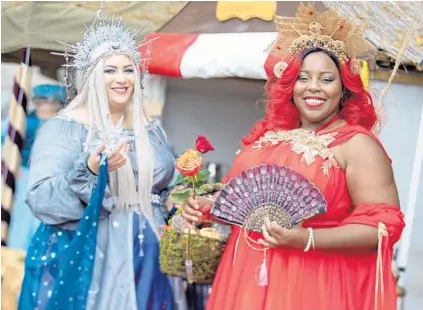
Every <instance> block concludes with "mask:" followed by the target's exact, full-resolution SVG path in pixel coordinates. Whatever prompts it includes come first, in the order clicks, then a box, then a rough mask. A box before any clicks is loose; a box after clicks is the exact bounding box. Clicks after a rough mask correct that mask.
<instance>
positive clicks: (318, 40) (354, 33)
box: [270, 3, 371, 74]
mask: <svg viewBox="0 0 423 310" xmlns="http://www.w3.org/2000/svg"><path fill="white" fill-rule="evenodd" d="M275 23H276V28H277V30H278V37H277V38H276V40H275V42H273V44H272V45H271V47H270V54H272V55H274V56H276V57H278V58H282V59H284V58H286V57H288V56H294V55H297V54H299V53H301V52H302V51H304V50H306V49H309V48H313V47H320V48H322V49H325V50H327V51H330V52H331V53H333V54H334V55H335V56H336V57H338V58H339V59H340V60H341V61H345V60H347V59H353V58H355V56H356V55H359V54H361V53H363V52H366V51H368V50H369V49H370V47H371V45H370V44H369V43H368V42H367V41H366V40H365V39H364V29H365V27H364V25H357V24H352V23H351V22H350V21H349V20H348V19H346V18H344V17H342V16H339V15H338V14H337V13H336V12H335V11H333V10H328V11H324V12H322V13H319V12H317V11H316V9H315V8H314V6H313V5H312V4H309V5H307V6H306V5H304V4H302V3H301V5H300V6H299V7H298V9H297V13H296V15H295V17H284V16H275ZM282 67H284V66H282ZM275 69H276V68H275ZM354 71H356V70H355V69H354ZM280 74H282V72H280Z"/></svg>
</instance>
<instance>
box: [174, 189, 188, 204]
mask: <svg viewBox="0 0 423 310" xmlns="http://www.w3.org/2000/svg"><path fill="white" fill-rule="evenodd" d="M191 196H192V189H191V188H184V189H181V190H179V191H173V192H172V193H171V194H170V197H171V198H172V200H173V202H175V203H178V204H182V203H184V202H185V201H187V200H188V198H189V197H191Z"/></svg>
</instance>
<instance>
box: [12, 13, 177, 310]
mask: <svg viewBox="0 0 423 310" xmlns="http://www.w3.org/2000/svg"><path fill="white" fill-rule="evenodd" d="M99 13H100V14H98V16H99V17H101V16H103V13H102V11H100V12H99ZM67 47H68V48H69V47H70V48H71V50H72V52H73V53H74V60H73V63H72V67H71V68H74V69H75V70H74V72H75V73H76V74H77V75H78V76H79V77H80V79H81V81H82V83H81V86H80V87H79V89H78V90H77V93H78V95H77V96H76V97H75V98H74V99H73V100H72V101H71V102H70V103H69V105H68V106H67V107H66V108H65V109H64V111H63V112H62V113H61V114H60V115H59V116H57V117H54V118H53V119H52V120H50V121H49V122H48V123H46V124H45V126H44V127H43V129H42V130H41V132H40V134H39V137H38V138H37V140H36V142H35V145H34V149H33V154H32V157H31V172H30V182H29V183H30V188H29V192H28V194H27V203H28V205H29V206H30V207H31V209H32V212H33V213H34V214H35V215H36V216H37V217H38V218H39V219H40V220H41V221H42V224H41V226H40V228H39V230H38V231H37V233H36V235H35V236H34V239H33V242H32V244H31V246H30V249H29V252H28V257H27V260H26V275H25V280H24V283H23V287H22V294H21V298H20V305H19V307H20V309H34V308H37V309H101V310H103V309H104V310H107V309H125V310H135V309H139V310H141V309H151V310H155V309H157V310H158V309H174V308H176V306H175V305H176V302H177V301H176V300H175V299H174V298H173V296H172V290H171V283H170V281H169V279H168V278H167V277H166V276H165V275H164V274H162V273H161V272H160V268H159V261H158V250H159V247H158V238H157V236H158V232H157V231H158V228H159V227H160V225H162V224H164V221H165V215H166V214H165V212H164V211H163V208H162V206H163V205H164V204H165V201H166V199H167V193H168V192H169V187H170V186H171V184H172V180H174V174H175V170H174V155H173V153H172V151H171V148H170V145H169V143H168V141H167V138H166V135H165V132H164V130H163V128H162V127H161V125H160V124H159V123H158V122H155V121H153V122H150V121H149V120H148V118H147V116H146V114H145V112H144V109H143V106H142V86H141V85H142V84H141V81H142V73H140V70H139V66H140V64H139V63H140V59H142V57H147V56H145V55H140V54H139V53H138V51H137V44H136V42H135V41H134V40H133V35H132V34H131V33H129V31H128V30H126V29H125V28H124V26H123V25H122V23H121V22H120V21H119V22H112V23H107V21H106V20H105V19H104V18H99V19H98V20H96V22H95V23H94V24H93V25H92V26H91V27H90V28H89V29H87V31H86V32H85V33H84V37H83V39H82V41H81V42H79V43H78V44H77V45H74V46H73V45H72V46H67ZM74 82H75V81H74ZM73 85H75V83H74V84H73ZM101 154H102V155H107V165H108V174H109V182H108V184H107V186H106V189H105V193H104V192H103V194H104V198H102V197H101V196H102V195H98V196H95V195H97V194H96V192H94V194H93V196H92V192H93V189H94V188H95V186H96V183H97V182H98V173H99V170H100V165H101V164H102V161H103V159H104V158H105V157H104V156H103V157H101V156H100V155H101ZM96 197H101V198H102V200H100V202H99V203H101V212H100V214H99V216H98V217H97V218H95V216H94V218H93V217H92V216H91V214H92V213H89V211H90V210H91V209H92V208H93V207H94V206H93V205H95V204H96V203H97V202H96V201H95V199H96ZM98 199H100V198H98ZM82 232H83V233H82ZM81 257H82V258H81ZM181 297H183V296H181ZM181 301H182V302H183V299H181ZM182 309H183V305H182Z"/></svg>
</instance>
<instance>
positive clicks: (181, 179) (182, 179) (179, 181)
mask: <svg viewBox="0 0 423 310" xmlns="http://www.w3.org/2000/svg"><path fill="white" fill-rule="evenodd" d="M184 179H185V176H184V175H183V174H179V175H178V176H177V177H176V181H175V182H176V184H179V183H181V182H182V181H184Z"/></svg>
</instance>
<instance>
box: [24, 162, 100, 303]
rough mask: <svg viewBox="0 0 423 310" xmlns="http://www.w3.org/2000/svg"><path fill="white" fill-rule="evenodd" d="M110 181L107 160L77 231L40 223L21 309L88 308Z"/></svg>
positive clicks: (30, 254) (28, 260)
mask: <svg viewBox="0 0 423 310" xmlns="http://www.w3.org/2000/svg"><path fill="white" fill-rule="evenodd" d="M107 182H108V170H107V160H106V161H104V163H103V164H102V165H101V166H100V173H99V178H98V183H97V184H96V186H95V189H94V192H93V194H92V196H91V199H90V201H89V203H88V205H87V207H86V209H85V211H84V213H83V216H82V218H81V220H80V222H79V224H78V226H77V229H76V231H70V230H64V229H61V228H59V227H58V226H55V225H48V224H44V223H43V224H41V225H40V227H39V228H38V230H37V232H36V233H35V235H34V237H33V240H34V241H35V242H32V244H31V246H30V248H29V250H28V253H27V257H26V261H25V278H24V281H23V285H22V291H21V295H20V301H19V310H27V309H35V308H38V307H42V308H43V309H46V310H53V309H60V310H67V309H68V310H73V309H75V310H76V309H85V305H86V302H87V296H88V292H89V288H90V284H91V279H92V274H93V269H94V257H95V254H96V244H97V230H98V223H99V218H100V211H101V208H102V201H103V198H104V194H105V190H106V185H107Z"/></svg>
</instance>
